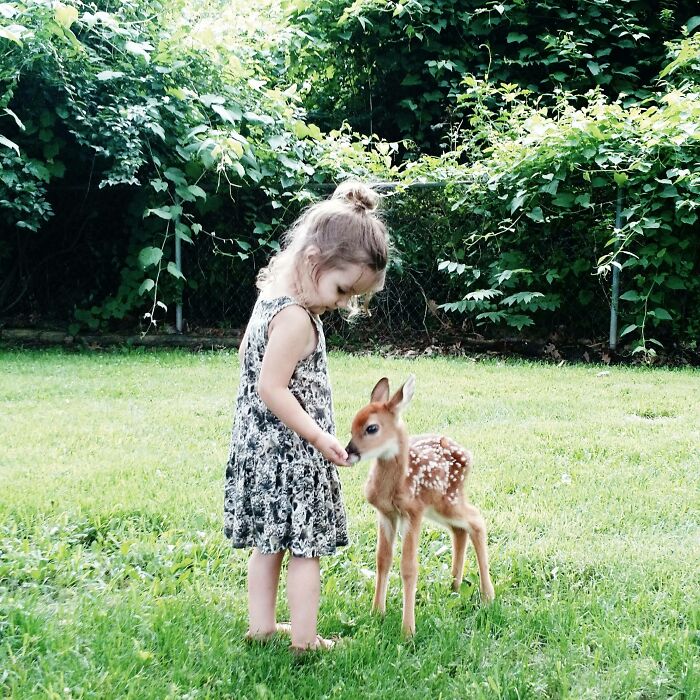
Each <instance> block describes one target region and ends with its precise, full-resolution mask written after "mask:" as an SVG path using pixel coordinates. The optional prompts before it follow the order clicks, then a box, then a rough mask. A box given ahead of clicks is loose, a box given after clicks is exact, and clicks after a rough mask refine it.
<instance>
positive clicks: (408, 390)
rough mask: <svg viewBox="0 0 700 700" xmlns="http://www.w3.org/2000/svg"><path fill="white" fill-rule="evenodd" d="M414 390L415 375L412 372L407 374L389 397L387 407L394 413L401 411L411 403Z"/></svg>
mask: <svg viewBox="0 0 700 700" xmlns="http://www.w3.org/2000/svg"><path fill="white" fill-rule="evenodd" d="M387 388H388V385H387ZM415 390H416V377H415V375H413V374H409V375H408V379H407V380H406V381H405V382H404V384H403V386H402V387H401V388H400V389H399V390H398V391H397V392H396V393H395V394H394V395H393V396H392V397H391V401H389V408H390V409H391V410H392V411H394V412H395V413H403V412H404V411H405V410H406V407H407V406H408V404H409V403H411V399H412V398H413V394H414V392H415Z"/></svg>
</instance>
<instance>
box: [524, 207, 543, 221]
mask: <svg viewBox="0 0 700 700" xmlns="http://www.w3.org/2000/svg"><path fill="white" fill-rule="evenodd" d="M526 216H527V217H528V218H529V219H532V220H533V221H544V214H543V213H542V209H541V208H540V207H535V208H534V209H531V210H530V211H529V212H528V213H527V214H526Z"/></svg>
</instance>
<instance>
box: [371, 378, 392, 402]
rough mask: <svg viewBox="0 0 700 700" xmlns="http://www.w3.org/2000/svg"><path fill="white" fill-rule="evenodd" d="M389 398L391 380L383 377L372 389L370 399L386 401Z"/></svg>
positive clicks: (372, 400)
mask: <svg viewBox="0 0 700 700" xmlns="http://www.w3.org/2000/svg"><path fill="white" fill-rule="evenodd" d="M388 400H389V380H388V379H387V378H386V377H382V378H381V379H380V380H379V381H378V382H377V383H376V384H375V385H374V389H372V396H371V397H370V401H371V402H372V403H386V402H387V401H388Z"/></svg>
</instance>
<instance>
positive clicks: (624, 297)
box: [620, 289, 642, 301]
mask: <svg viewBox="0 0 700 700" xmlns="http://www.w3.org/2000/svg"><path fill="white" fill-rule="evenodd" d="M641 298H642V297H641V296H639V292H635V291H634V290H633V289H630V291H629V292H625V293H624V294H620V300H621V301H639V300H640V299H641Z"/></svg>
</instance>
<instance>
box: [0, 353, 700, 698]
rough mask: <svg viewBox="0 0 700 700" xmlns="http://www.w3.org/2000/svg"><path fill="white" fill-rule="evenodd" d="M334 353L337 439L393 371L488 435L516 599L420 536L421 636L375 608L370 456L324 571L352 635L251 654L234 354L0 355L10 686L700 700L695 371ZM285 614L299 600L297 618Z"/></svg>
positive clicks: (5, 653)
mask: <svg viewBox="0 0 700 700" xmlns="http://www.w3.org/2000/svg"><path fill="white" fill-rule="evenodd" d="M603 369H604V368H601V367H593V366H580V367H554V366H545V365H537V364H525V363H515V362H514V363H503V362H485V363H474V362H471V361H469V360H467V359H420V360H413V361H411V360H385V359H382V358H381V357H377V356H372V357H353V356H348V355H343V354H333V355H332V356H331V374H332V378H333V384H334V396H335V402H336V413H337V420H338V432H339V436H340V438H341V440H345V439H347V437H348V428H349V422H350V419H351V417H352V415H353V413H354V412H355V410H357V409H358V408H359V407H360V406H361V405H363V404H364V403H366V401H367V399H368V395H369V391H370V390H371V388H372V386H373V385H374V383H375V381H376V380H377V379H378V378H379V377H381V376H382V375H387V376H389V377H390V379H391V381H392V382H393V384H394V385H396V384H397V383H398V382H400V381H402V380H403V379H404V378H405V377H406V376H407V375H408V374H409V373H410V372H413V373H415V374H416V376H417V389H416V397H415V399H414V401H413V404H412V405H411V407H410V409H409V410H408V412H407V415H406V420H407V423H408V425H409V428H410V429H411V430H412V431H414V432H423V431H428V430H430V431H445V432H447V433H449V434H450V435H452V436H453V437H454V438H456V439H458V440H459V441H461V442H462V443H463V444H464V445H465V446H467V447H469V448H470V449H472V450H473V452H474V454H475V467H474V469H473V471H472V475H471V477H470V481H469V483H468V485H467V491H468V494H469V495H470V499H471V500H472V501H473V502H474V503H475V504H476V505H478V507H479V508H480V509H481V511H482V513H483V514H484V516H485V517H486V520H487V523H488V525H489V546H490V554H491V562H492V569H491V571H492V576H493V580H494V583H495V585H496V595H497V600H496V602H495V603H494V604H493V605H491V606H489V607H482V606H481V604H480V601H479V596H478V578H477V576H476V571H475V568H476V567H475V561H474V556H473V551H471V550H470V551H469V554H468V558H467V569H466V573H465V581H464V584H463V585H462V589H461V591H460V592H459V593H458V594H452V593H450V589H449V587H450V572H449V564H450V552H449V536H448V534H447V532H446V531H444V530H442V529H440V528H439V527H437V526H433V525H430V524H428V525H426V526H425V527H424V530H423V534H422V539H421V548H420V555H419V556H420V574H419V588H418V595H417V603H416V615H417V630H418V631H417V634H416V636H415V638H414V639H413V640H410V641H405V640H403V639H402V637H401V633H400V626H401V588H400V578H399V573H398V565H397V563H398V557H397V558H396V562H395V564H396V565H395V566H394V569H393V571H392V575H391V579H390V588H389V596H388V614H387V617H386V618H385V619H384V620H381V619H378V618H375V617H373V616H371V615H370V614H369V609H370V604H371V598H372V588H373V570H374V539H375V538H374V527H375V526H374V514H373V512H372V510H371V508H370V507H369V506H368V505H367V504H366V503H364V502H363V499H362V495H361V485H362V483H363V481H364V479H365V477H366V474H367V470H368V466H369V465H368V464H367V463H361V464H360V465H358V466H356V467H354V468H353V469H352V470H343V471H342V473H341V476H342V480H343V485H344V493H345V500H346V504H347V508H348V512H349V517H350V534H351V544H350V546H349V547H347V548H345V549H343V550H341V553H340V554H339V555H337V556H336V557H333V558H329V559H324V560H322V577H323V582H322V591H323V597H322V602H321V612H320V629H321V631H322V632H323V633H324V634H328V635H333V634H340V635H342V636H343V637H346V638H347V643H346V644H345V645H344V647H343V648H342V649H339V650H336V651H334V652H332V653H327V654H315V655H311V656H309V657H307V658H306V659H304V660H302V661H298V660H295V659H293V658H292V656H291V654H290V653H289V651H288V648H287V643H286V642H283V641H277V642H274V643H272V644H271V645H268V646H259V645H258V646H249V645H246V644H245V643H244V642H243V634H244V631H245V629H246V599H245V565H246V558H247V553H246V552H243V551H231V549H230V548H229V547H228V546H227V542H226V540H225V539H224V538H223V535H222V533H221V529H222V516H221V509H222V498H223V496H222V489H223V472H224V463H225V460H226V457H227V449H228V439H229V432H230V427H231V425H230V423H231V415H232V407H233V401H234V397H235V391H236V384H237V379H238V361H237V356H236V354H235V353H231V354H229V353H216V354H214V353H205V354H184V353H180V352H158V353H146V352H121V353H110V354H86V353H81V354H66V353H63V352H13V351H0V371H1V372H2V374H1V376H2V380H1V382H0V448H1V449H0V692H2V693H3V695H4V696H7V697H17V698H31V697H42V698H43V697H49V698H69V697H75V698H78V697H94V698H139V699H142V698H215V697H232V698H275V699H276V698H317V697H318V698H357V697H361V698H385V699H388V698H401V699H403V698H420V699H421V700H427V699H428V698H430V699H432V698H441V697H442V698H518V699H522V698H563V697H569V698H577V699H578V698H645V699H647V698H671V697H673V698H697V697H700V661H699V658H700V632H699V622H700V484H699V480H700V478H699V469H698V465H699V464H700V375H698V373H697V372H694V371H670V370H661V369H655V370H648V369H630V368H616V367H613V368H609V369H608V370H606V373H605V374H603V375H602V376H600V373H601V372H602V370H603ZM286 615H287V611H286V607H285V604H284V602H282V603H281V605H280V617H281V618H284V617H286Z"/></svg>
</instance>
